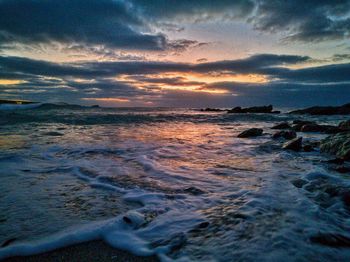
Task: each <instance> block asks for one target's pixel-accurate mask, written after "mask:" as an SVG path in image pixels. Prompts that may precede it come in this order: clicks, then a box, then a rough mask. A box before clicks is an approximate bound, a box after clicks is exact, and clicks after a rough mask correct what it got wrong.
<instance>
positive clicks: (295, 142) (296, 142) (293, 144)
mask: <svg viewBox="0 0 350 262" xmlns="http://www.w3.org/2000/svg"><path fill="white" fill-rule="evenodd" d="M302 144H303V138H302V137H297V138H294V139H292V140H290V141H288V142H286V143H285V144H284V145H283V149H289V150H293V151H300V150H301V148H302Z"/></svg>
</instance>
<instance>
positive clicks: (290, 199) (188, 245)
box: [0, 109, 350, 261]
mask: <svg viewBox="0 0 350 262" xmlns="http://www.w3.org/2000/svg"><path fill="white" fill-rule="evenodd" d="M8 114H10V113H8ZM50 114H51V115H50ZM6 117H8V118H6ZM30 117H31V118H30ZM13 118H14V119H17V120H18V123H15V122H14V121H13ZM288 119H291V116H289V115H283V114H282V115H280V116H277V115H276V116H275V115H273V116H266V115H260V116H259V115H245V116H241V115H237V116H233V115H225V114H205V113H198V112H191V111H186V112H184V111H162V112H159V111H154V112H153V111H147V112H140V111H135V112H131V113H130V110H128V111H125V112H124V113H123V112H120V111H115V112H114V111H113V110H111V109H108V110H105V111H103V110H102V109H94V110H91V111H81V112H80V111H74V110H64V109H61V110H57V109H55V110H45V111H40V110H37V111H35V110H31V111H30V113H27V112H17V113H11V116H10V115H8V116H6V115H5V117H4V118H3V119H2V122H3V123H5V124H4V125H3V126H2V128H1V129H0V149H1V151H0V165H1V175H0V182H1V183H0V243H1V242H3V241H5V240H7V239H12V238H13V239H16V241H15V243H21V242H25V241H30V240H34V239H41V238H42V237H44V236H50V235H51V234H53V233H56V232H58V231H61V230H63V229H65V228H68V227H77V226H81V225H84V224H86V225H89V223H91V222H92V221H105V220H106V219H109V218H116V217H117V216H118V215H121V214H125V213H126V212H127V211H129V210H138V212H140V213H142V214H143V215H144V216H145V218H146V222H145V223H144V224H142V227H141V228H140V229H136V228H133V229H132V233H133V234H135V235H136V236H137V237H139V238H141V239H143V240H144V241H146V243H148V244H147V245H148V247H149V248H153V249H154V250H155V251H156V252H160V253H165V254H167V256H168V257H171V258H184V259H191V260H199V261H203V260H208V261H210V260H219V261H228V260H238V261H240V260H244V261H254V260H256V259H257V257H259V258H261V259H260V260H261V261H271V260H276V261H278V260H280V259H281V258H282V257H283V258H284V259H288V260H297V261H303V260H305V261H306V260H307V257H310V256H317V260H320V261H322V260H324V261H327V260H328V259H331V258H335V257H338V258H342V259H343V260H344V259H347V258H349V256H350V254H349V252H348V251H347V250H332V251H331V252H329V250H328V249H327V248H326V247H322V246H319V245H315V244H312V243H310V241H309V237H310V236H311V235H312V234H314V233H317V232H319V231H326V230H328V229H329V228H332V230H333V231H336V232H340V233H344V232H346V230H347V229H349V228H348V227H349V225H348V220H347V215H348V213H347V211H346V210H345V208H344V206H343V204H342V202H341V201H340V200H339V199H338V198H332V199H331V200H329V201H328V202H327V205H325V202H324V201H323V200H322V199H319V197H318V196H317V195H318V194H320V190H319V187H317V186H316V185H315V184H317V185H320V183H321V182H320V180H319V179H318V178H317V179H316V180H315V178H313V177H312V178H311V177H310V175H309V174H311V173H314V174H326V176H327V177H328V176H331V177H334V176H336V175H335V174H330V173H329V171H327V170H326V169H325V168H324V166H322V165H321V164H320V162H319V161H320V160H321V159H322V156H320V155H319V154H318V153H317V152H314V153H300V154H297V153H291V152H286V151H282V150H281V149H280V146H279V144H278V143H279V142H276V141H275V142H271V139H270V135H269V134H268V133H272V130H270V129H269V127H271V126H272V125H273V123H275V122H279V121H283V120H288ZM328 120H329V119H321V120H320V121H328ZM332 121H334V120H333V119H332ZM249 127H262V128H264V130H265V132H266V133H267V134H266V135H264V136H262V137H259V138H255V139H239V138H237V137H236V136H237V134H238V133H239V132H241V131H242V130H244V129H246V128H249ZM316 176H317V175H316ZM296 179H304V181H305V183H306V184H308V187H306V188H305V189H304V188H300V187H297V186H295V185H296V183H295V181H296ZM330 181H331V182H329V184H332V183H333V184H334V186H335V187H337V188H339V186H342V187H345V186H346V185H348V180H347V178H344V177H338V178H336V182H332V181H333V180H330ZM330 201H331V202H330ZM332 201H333V202H332ZM335 207H337V210H338V211H337V213H334V212H333V210H334V209H335ZM164 247H167V249H164ZM133 248H135V250H136V249H137V245H136V244H135V247H133ZM162 248H163V249H162ZM131 250H132V248H131ZM159 250H161V251H159ZM0 253H1V251H0ZM320 254H321V255H322V256H323V257H321V256H320Z"/></svg>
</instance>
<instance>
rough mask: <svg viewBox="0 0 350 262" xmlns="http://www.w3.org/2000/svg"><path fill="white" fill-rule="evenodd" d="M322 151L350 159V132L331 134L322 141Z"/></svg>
mask: <svg viewBox="0 0 350 262" xmlns="http://www.w3.org/2000/svg"><path fill="white" fill-rule="evenodd" d="M320 149H321V152H323V153H328V154H332V155H335V156H336V157H337V158H340V159H344V160H350V132H345V133H338V134H335V135H331V136H329V137H327V138H325V139H323V140H322V141H321V145H320Z"/></svg>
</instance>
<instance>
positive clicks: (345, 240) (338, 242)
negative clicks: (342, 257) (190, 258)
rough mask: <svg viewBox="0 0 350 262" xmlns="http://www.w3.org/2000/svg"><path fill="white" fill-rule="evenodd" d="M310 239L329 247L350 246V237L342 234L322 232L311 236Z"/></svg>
mask: <svg viewBox="0 0 350 262" xmlns="http://www.w3.org/2000/svg"><path fill="white" fill-rule="evenodd" d="M310 241H311V242H312V243H315V244H320V245H323V246H329V247H350V238H349V237H346V236H343V235H340V234H333V233H320V234H318V235H316V236H312V237H310Z"/></svg>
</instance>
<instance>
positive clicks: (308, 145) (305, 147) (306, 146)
mask: <svg viewBox="0 0 350 262" xmlns="http://www.w3.org/2000/svg"><path fill="white" fill-rule="evenodd" d="M303 150H304V151H305V152H311V151H313V150H314V147H313V146H312V145H311V144H306V145H304V146H303Z"/></svg>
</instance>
